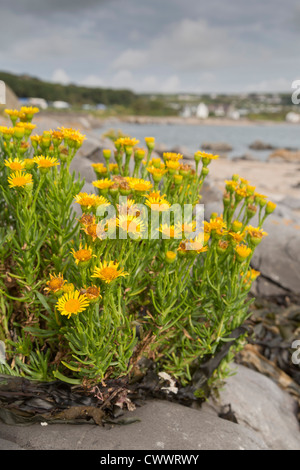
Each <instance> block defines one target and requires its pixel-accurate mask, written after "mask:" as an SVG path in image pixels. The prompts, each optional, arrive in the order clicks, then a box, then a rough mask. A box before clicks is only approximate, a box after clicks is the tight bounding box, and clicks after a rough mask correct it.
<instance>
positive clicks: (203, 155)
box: [195, 150, 219, 165]
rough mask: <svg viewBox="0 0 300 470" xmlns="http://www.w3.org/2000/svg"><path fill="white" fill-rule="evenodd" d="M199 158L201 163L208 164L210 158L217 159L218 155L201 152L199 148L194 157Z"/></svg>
mask: <svg viewBox="0 0 300 470" xmlns="http://www.w3.org/2000/svg"><path fill="white" fill-rule="evenodd" d="M197 157H198V158H201V159H202V162H203V165H204V164H208V163H210V162H211V160H217V159H218V158H219V155H213V154H212V153H206V152H202V151H201V150H198V152H196V153H195V158H197Z"/></svg>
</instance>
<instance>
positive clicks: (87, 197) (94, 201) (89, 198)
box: [74, 193, 110, 209]
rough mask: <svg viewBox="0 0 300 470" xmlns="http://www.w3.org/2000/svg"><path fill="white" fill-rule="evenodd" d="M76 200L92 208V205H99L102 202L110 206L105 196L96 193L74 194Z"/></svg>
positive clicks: (82, 205) (87, 207)
mask: <svg viewBox="0 0 300 470" xmlns="http://www.w3.org/2000/svg"><path fill="white" fill-rule="evenodd" d="M74 198H75V202H77V203H78V204H80V205H81V207H84V208H85V209H90V208H91V207H98V206H100V205H102V204H104V205H106V206H109V204H110V203H109V201H108V200H107V199H105V197H103V196H97V195H96V194H87V193H79V194H77V196H74Z"/></svg>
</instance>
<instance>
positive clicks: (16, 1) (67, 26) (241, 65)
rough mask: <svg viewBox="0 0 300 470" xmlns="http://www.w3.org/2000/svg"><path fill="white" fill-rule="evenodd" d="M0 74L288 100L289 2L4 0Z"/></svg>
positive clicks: (295, 12)
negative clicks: (280, 94) (284, 95)
mask: <svg viewBox="0 0 300 470" xmlns="http://www.w3.org/2000/svg"><path fill="white" fill-rule="evenodd" d="M0 11H1V14H0V18H1V21H0V70H4V71H10V72H14V73H18V74H22V73H27V74H30V75H33V76H36V77H39V78H42V79H46V80H51V81H55V82H60V83H70V82H72V83H77V84H84V85H89V86H104V87H112V88H130V89H132V90H134V91H137V92H197V93H202V92H248V91H271V92H273V91H290V90H291V83H292V82H293V80H296V79H300V68H299V64H300V60H299V59H300V48H299V44H300V5H299V1H298V0H284V1H283V0H264V1H262V0H251V1H250V0H205V1H204V0H10V1H9V2H6V4H5V5H3V2H2V5H1V10H0Z"/></svg>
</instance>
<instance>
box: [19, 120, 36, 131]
mask: <svg viewBox="0 0 300 470" xmlns="http://www.w3.org/2000/svg"><path fill="white" fill-rule="evenodd" d="M16 127H20V128H21V129H24V130H25V134H30V133H31V132H32V131H33V129H35V128H36V125H35V124H31V122H17V123H16ZM26 131H27V132H26Z"/></svg>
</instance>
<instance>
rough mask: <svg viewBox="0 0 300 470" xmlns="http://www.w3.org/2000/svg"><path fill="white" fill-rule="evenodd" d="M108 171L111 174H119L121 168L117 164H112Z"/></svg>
mask: <svg viewBox="0 0 300 470" xmlns="http://www.w3.org/2000/svg"><path fill="white" fill-rule="evenodd" d="M108 169H109V171H110V172H111V173H115V172H118V171H119V166H118V164H117V163H110V164H109V165H108Z"/></svg>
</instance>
